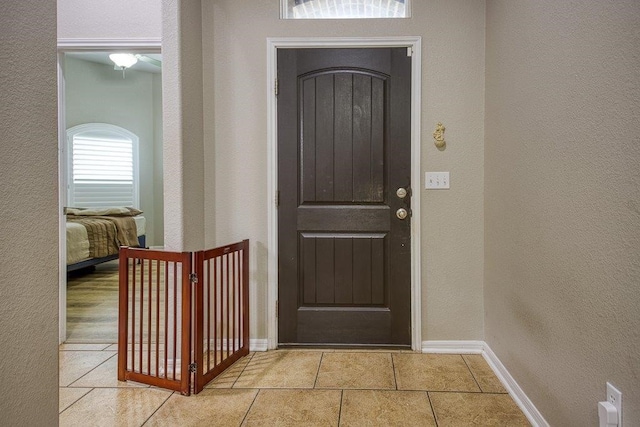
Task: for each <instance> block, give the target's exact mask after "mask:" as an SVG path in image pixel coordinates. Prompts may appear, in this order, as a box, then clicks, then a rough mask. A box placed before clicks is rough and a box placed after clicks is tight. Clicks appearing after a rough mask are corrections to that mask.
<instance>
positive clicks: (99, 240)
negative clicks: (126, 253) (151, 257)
mask: <svg viewBox="0 0 640 427" xmlns="http://www.w3.org/2000/svg"><path fill="white" fill-rule="evenodd" d="M67 221H68V222H75V223H78V224H81V225H82V226H84V227H85V228H86V230H87V236H88V238H89V258H102V257H105V256H109V255H115V254H117V253H118V249H119V247H120V246H138V236H137V232H136V224H135V221H134V220H133V218H132V217H115V216H73V215H67Z"/></svg>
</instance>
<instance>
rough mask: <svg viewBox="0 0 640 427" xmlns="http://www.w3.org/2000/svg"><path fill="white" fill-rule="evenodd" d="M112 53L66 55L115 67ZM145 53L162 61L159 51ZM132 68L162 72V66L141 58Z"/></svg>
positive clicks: (149, 71)
mask: <svg viewBox="0 0 640 427" xmlns="http://www.w3.org/2000/svg"><path fill="white" fill-rule="evenodd" d="M110 53H113V52H68V53H66V55H67V56H69V57H71V58H76V59H81V60H83V61H89V62H96V63H98V64H107V65H110V66H112V67H113V65H114V64H113V62H112V61H111V60H110V59H109V54H110ZM143 55H144V56H147V57H149V58H151V59H155V60H156V61H160V62H162V55H161V54H159V53H145V54H143ZM130 69H131V70H135V71H144V72H147V73H154V74H160V73H161V72H162V68H161V67H158V66H156V65H153V64H149V63H147V62H144V61H140V60H138V62H136V63H135V64H134V65H133V66H132V67H131V68H130Z"/></svg>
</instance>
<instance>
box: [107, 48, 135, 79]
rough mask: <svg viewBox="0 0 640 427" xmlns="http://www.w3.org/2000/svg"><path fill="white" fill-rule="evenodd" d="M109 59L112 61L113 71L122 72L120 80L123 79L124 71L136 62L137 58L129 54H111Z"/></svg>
mask: <svg viewBox="0 0 640 427" xmlns="http://www.w3.org/2000/svg"><path fill="white" fill-rule="evenodd" d="M109 59H110V60H112V61H113V63H114V64H116V65H115V67H113V68H114V69H115V70H122V78H124V70H126V69H127V68H129V67H131V66H132V65H134V64H135V63H136V62H138V58H136V56H135V55H133V54H131V53H112V54H111V55H109Z"/></svg>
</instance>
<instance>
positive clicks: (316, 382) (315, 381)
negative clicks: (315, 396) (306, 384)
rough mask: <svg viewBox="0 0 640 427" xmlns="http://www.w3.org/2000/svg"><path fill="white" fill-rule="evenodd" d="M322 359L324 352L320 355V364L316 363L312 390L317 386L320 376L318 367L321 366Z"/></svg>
mask: <svg viewBox="0 0 640 427" xmlns="http://www.w3.org/2000/svg"><path fill="white" fill-rule="evenodd" d="M323 358H324V351H323V352H322V353H320V363H318V369H317V370H316V378H315V380H313V387H311V388H313V389H315V388H316V385H317V384H318V377H319V376H320V367H321V366H322V359H323Z"/></svg>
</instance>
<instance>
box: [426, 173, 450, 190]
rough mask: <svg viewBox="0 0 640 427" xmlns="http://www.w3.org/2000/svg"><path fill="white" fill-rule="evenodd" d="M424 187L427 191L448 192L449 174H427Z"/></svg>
mask: <svg viewBox="0 0 640 427" xmlns="http://www.w3.org/2000/svg"><path fill="white" fill-rule="evenodd" d="M424 186H425V188H426V189H427V190H448V189H449V172H425V174H424Z"/></svg>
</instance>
